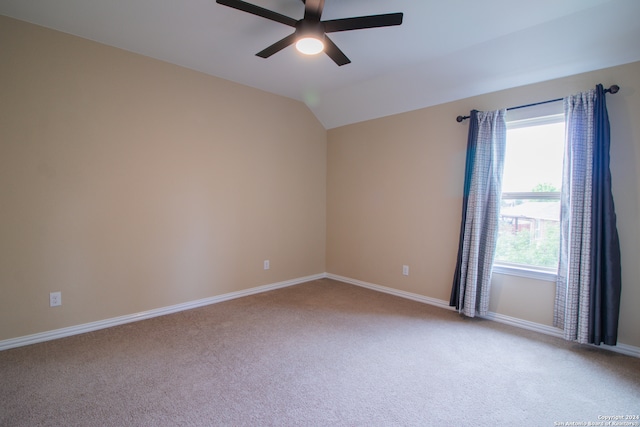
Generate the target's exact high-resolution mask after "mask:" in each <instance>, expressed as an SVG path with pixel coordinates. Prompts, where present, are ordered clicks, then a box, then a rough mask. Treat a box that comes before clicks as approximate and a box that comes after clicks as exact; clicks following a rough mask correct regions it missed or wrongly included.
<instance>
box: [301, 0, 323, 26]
mask: <svg viewBox="0 0 640 427" xmlns="http://www.w3.org/2000/svg"><path fill="white" fill-rule="evenodd" d="M303 2H304V19H309V20H315V21H319V20H320V17H321V16H322V9H324V0H303Z"/></svg>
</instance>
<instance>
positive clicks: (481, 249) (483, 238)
mask: <svg viewBox="0 0 640 427" xmlns="http://www.w3.org/2000/svg"><path fill="white" fill-rule="evenodd" d="M505 113H506V110H504V109H503V110H498V111H489V112H483V111H476V110H474V111H472V112H471V115H470V125H469V138H468V140H467V163H466V169H465V179H464V193H463V201H462V221H461V225H460V240H459V244H458V260H457V264H456V270H455V274H454V280H453V287H452V289H451V299H450V300H449V304H450V305H451V306H455V307H456V309H457V310H458V311H459V312H460V313H462V314H464V315H465V316H469V317H474V316H476V315H479V316H484V315H486V314H487V312H488V311H489V291H490V283H491V270H492V268H493V258H494V255H495V248H496V240H497V237H498V220H499V215H500V195H501V188H502V172H503V170H504V154H505V147H506V140H507V126H506V123H505Z"/></svg>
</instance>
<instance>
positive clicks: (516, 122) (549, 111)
mask: <svg viewBox="0 0 640 427" xmlns="http://www.w3.org/2000/svg"><path fill="white" fill-rule="evenodd" d="M560 107H562V105H560ZM557 108H558V107H557V106H555V107H554V106H550V107H545V109H543V110H540V109H532V110H534V111H531V112H529V113H528V114H527V113H525V114H524V115H523V114H522V113H520V112H519V114H517V115H516V116H515V117H513V118H507V130H509V129H519V128H525V127H533V126H540V125H545V124H553V123H560V122H564V112H559V110H558V109H557ZM560 196H561V192H560V191H554V192H535V191H530V192H505V193H502V194H501V197H500V200H501V201H502V200H514V199H515V200H517V199H526V200H560ZM493 272H494V273H498V274H506V275H510V276H518V277H526V278H531V279H537V280H544V281H550V282H555V281H556V279H557V277H558V271H557V268H547V267H541V266H535V265H528V264H517V263H510V262H506V261H496V260H495V259H494V262H493Z"/></svg>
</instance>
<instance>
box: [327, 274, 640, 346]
mask: <svg viewBox="0 0 640 427" xmlns="http://www.w3.org/2000/svg"><path fill="white" fill-rule="evenodd" d="M325 277H326V278H328V279H333V280H337V281H340V282H344V283H349V284H352V285H356V286H361V287H363V288H368V289H371V290H374V291H378V292H384V293H386V294H391V295H395V296H398V297H401V298H406V299H410V300H413V301H418V302H421V303H424V304H429V305H434V306H436V307H440V308H444V309H446V310H454V311H455V308H454V307H450V306H449V301H444V300H440V299H436V298H429V297H425V296H423V295H418V294H414V293H411V292H406V291H400V290H398V289H393V288H388V287H386V286H381V285H376V284H373V283H368V282H363V281H361V280H357V279H351V278H349V277H343V276H338V275H336V274H331V273H326V275H325ZM483 318H485V319H488V320H493V321H495V322H499V323H504V324H506V325H512V326H515V327H518V328H522V329H527V330H530V331H534V332H540V333H542V334H545V335H551V336H554V337H558V338H563V337H564V335H563V333H562V330H561V329H558V328H554V327H552V326H547V325H543V324H541V323H535V322H530V321H528V320H523V319H518V318H515V317H511V316H505V315H504V314H499V313H493V312H489V314H487V315H486V316H484V317H483ZM593 347H596V348H602V349H606V350H610V351H614V352H616V353H621V354H626V355H627V356H633V357H637V358H640V347H635V346H632V345H627V344H622V343H618V344H617V345H615V346H611V345H601V346H593Z"/></svg>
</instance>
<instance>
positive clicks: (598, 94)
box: [554, 85, 621, 345]
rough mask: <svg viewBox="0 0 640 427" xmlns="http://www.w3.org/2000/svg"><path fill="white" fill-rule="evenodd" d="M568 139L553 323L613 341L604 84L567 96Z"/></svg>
mask: <svg viewBox="0 0 640 427" xmlns="http://www.w3.org/2000/svg"><path fill="white" fill-rule="evenodd" d="M564 109H565V121H566V141H565V157H564V167H563V183H562V196H561V209H560V228H561V233H560V261H559V267H558V279H557V286H556V300H555V310H554V325H555V326H557V327H559V328H562V329H563V330H564V337H565V339H567V340H572V341H577V342H579V343H592V344H600V343H602V342H604V343H605V344H608V345H615V344H616V342H617V329H618V315H619V311H620V290H621V266H620V243H619V240H618V232H617V229H616V214H615V209H614V204H613V195H612V193H611V172H610V168H609V160H610V158H609V149H610V129H609V118H608V114H607V107H606V102H605V94H604V89H603V87H602V85H598V86H597V87H596V89H594V90H591V91H588V92H583V93H579V94H577V95H572V96H569V97H567V98H565V99H564Z"/></svg>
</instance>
